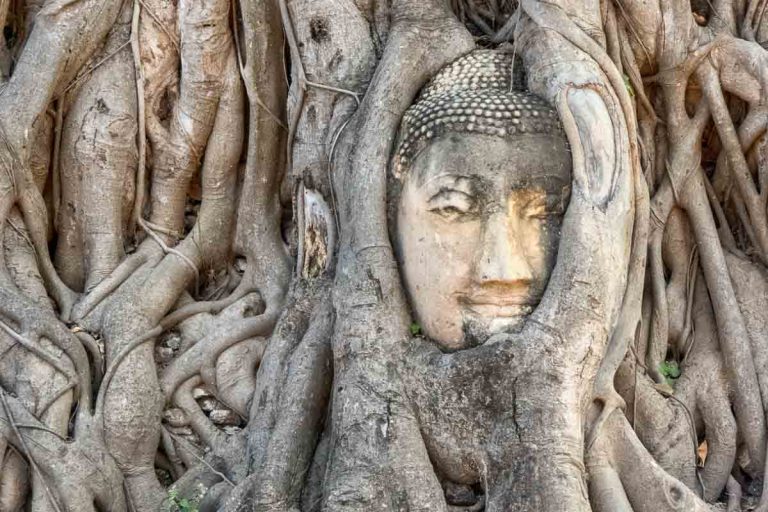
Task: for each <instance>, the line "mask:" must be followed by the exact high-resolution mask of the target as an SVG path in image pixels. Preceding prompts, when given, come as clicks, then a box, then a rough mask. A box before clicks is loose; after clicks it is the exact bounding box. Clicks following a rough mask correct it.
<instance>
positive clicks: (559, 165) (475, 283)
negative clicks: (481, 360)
mask: <svg viewBox="0 0 768 512" xmlns="http://www.w3.org/2000/svg"><path fill="white" fill-rule="evenodd" d="M570 171H571V155H570V153H569V151H568V147H567V144H566V141H565V138H564V136H563V135H562V134H561V133H555V134H517V135H514V136H508V137H498V136H494V135H486V134H479V133H447V134H444V135H442V136H440V137H439V138H436V139H434V140H433V141H431V142H430V143H429V144H428V145H427V146H426V147H425V148H424V149H423V150H422V151H421V152H420V153H419V155H418V156H417V158H416V159H415V160H414V162H413V164H412V165H411V168H410V170H409V172H408V174H407V175H406V176H405V177H404V180H403V184H402V185H403V188H402V191H401V194H400V197H399V202H398V207H397V230H396V246H397V249H398V251H397V252H398V256H399V260H400V264H401V269H402V272H403V277H404V280H405V285H406V289H407V291H408V294H409V296H410V299H411V304H412V306H413V308H414V313H415V315H416V318H417V320H418V322H419V323H420V325H421V326H422V328H423V330H424V332H425V333H426V334H427V335H428V336H429V337H430V338H431V339H433V340H434V341H436V342H437V343H438V344H439V345H440V346H441V347H442V348H444V349H447V350H456V349H461V348H467V347H470V346H473V345H476V344H479V343H482V342H483V341H485V339H487V337H488V336H490V335H491V334H494V333H498V332H503V331H509V330H513V329H515V328H516V327H519V326H520V325H521V324H522V322H523V320H524V319H525V317H526V316H527V315H528V314H530V313H531V312H532V311H533V309H534V308H535V307H536V305H537V304H538V303H539V300H540V299H541V296H542V294H543V293H544V290H545V288H546V285H547V281H548V280H549V275H550V273H551V271H552V268H553V266H554V263H555V258H556V254H557V247H558V243H559V237H560V223H561V220H562V216H563V214H564V212H565V209H566V207H567V205H568V199H569V191H570V179H571V177H570Z"/></svg>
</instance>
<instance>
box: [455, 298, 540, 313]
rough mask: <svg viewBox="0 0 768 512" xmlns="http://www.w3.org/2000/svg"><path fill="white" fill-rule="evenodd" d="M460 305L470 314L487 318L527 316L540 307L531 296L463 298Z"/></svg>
mask: <svg viewBox="0 0 768 512" xmlns="http://www.w3.org/2000/svg"><path fill="white" fill-rule="evenodd" d="M459 303H460V304H461V305H462V306H463V307H464V308H465V309H466V310H467V311H468V312H470V313H473V314H474V315H477V316H480V317H485V318H513V317H519V316H525V315H528V314H530V313H531V311H533V308H535V307H536V306H537V305H538V303H539V302H538V300H534V298H533V297H531V296H502V297H499V296H492V295H485V294H478V295H469V296H463V297H461V298H460V299H459Z"/></svg>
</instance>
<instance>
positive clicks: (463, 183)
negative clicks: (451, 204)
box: [421, 173, 480, 193]
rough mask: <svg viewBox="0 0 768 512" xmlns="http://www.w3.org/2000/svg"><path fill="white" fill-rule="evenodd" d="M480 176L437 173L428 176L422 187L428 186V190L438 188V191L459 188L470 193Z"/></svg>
mask: <svg viewBox="0 0 768 512" xmlns="http://www.w3.org/2000/svg"><path fill="white" fill-rule="evenodd" d="M479 181H480V178H479V177H478V176H473V175H467V174H456V173H449V174H439V175H437V176H432V177H430V178H428V179H427V180H426V181H425V182H424V183H422V185H421V186H422V187H429V189H430V190H433V189H438V192H440V191H443V190H459V191H461V192H466V193H470V192H472V191H473V189H474V188H476V185H477V183H479Z"/></svg>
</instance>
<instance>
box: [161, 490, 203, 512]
mask: <svg viewBox="0 0 768 512" xmlns="http://www.w3.org/2000/svg"><path fill="white" fill-rule="evenodd" d="M168 504H169V505H170V506H169V508H168V509H169V510H171V511H178V512H198V508H197V503H195V502H193V501H191V500H189V499H187V498H179V491H177V490H176V489H171V490H170V491H168Z"/></svg>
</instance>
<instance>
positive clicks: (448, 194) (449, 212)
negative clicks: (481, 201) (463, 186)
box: [428, 189, 477, 220]
mask: <svg viewBox="0 0 768 512" xmlns="http://www.w3.org/2000/svg"><path fill="white" fill-rule="evenodd" d="M476 203H477V201H476V199H475V198H474V197H473V196H472V195H470V194H467V193H466V192H463V191H461V190H455V189H441V190H440V191H439V192H438V193H437V194H435V195H434V196H432V197H431V198H430V199H429V201H428V208H429V211H430V212H431V213H434V214H436V215H440V216H441V217H443V218H445V219H448V220H460V219H462V218H463V217H465V216H468V215H473V214H475V213H476V212H477V204H476Z"/></svg>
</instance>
